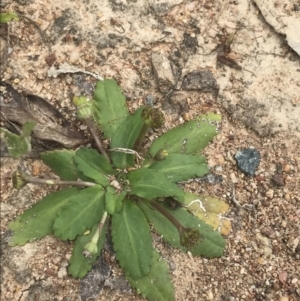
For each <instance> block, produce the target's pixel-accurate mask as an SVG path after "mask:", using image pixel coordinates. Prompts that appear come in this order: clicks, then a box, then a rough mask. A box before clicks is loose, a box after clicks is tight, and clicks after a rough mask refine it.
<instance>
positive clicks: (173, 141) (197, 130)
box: [149, 113, 221, 157]
mask: <svg viewBox="0 0 300 301" xmlns="http://www.w3.org/2000/svg"><path fill="white" fill-rule="evenodd" d="M220 121H221V116H220V115H217V114H213V113H210V114H208V115H202V116H200V117H199V118H198V119H196V120H191V121H189V122H187V123H185V124H182V125H180V126H178V127H176V128H173V129H171V130H170V131H168V132H166V133H164V134H163V135H162V136H160V137H159V138H157V139H156V140H155V141H154V142H153V144H152V145H151V147H150V150H149V153H150V155H151V156H152V157H154V156H155V154H156V153H157V152H158V151H159V150H161V149H165V150H166V151H167V152H168V154H173V153H177V154H179V153H184V154H193V153H197V152H199V151H201V150H203V149H204V147H205V146H207V144H208V143H209V142H210V141H212V140H213V138H214V136H215V135H216V134H217V132H218V129H217V128H218V122H220Z"/></svg>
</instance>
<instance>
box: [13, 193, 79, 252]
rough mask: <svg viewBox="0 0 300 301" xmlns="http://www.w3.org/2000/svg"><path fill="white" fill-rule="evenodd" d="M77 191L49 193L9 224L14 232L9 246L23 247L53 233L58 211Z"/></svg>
mask: <svg viewBox="0 0 300 301" xmlns="http://www.w3.org/2000/svg"><path fill="white" fill-rule="evenodd" d="M78 193H79V189H78V188H75V187H72V188H66V189H62V190H60V191H56V192H53V193H51V194H50V195H48V196H46V197H44V198H43V199H42V200H40V201H39V202H37V203H36V204H35V205H34V206H33V207H32V208H30V209H28V210H26V211H25V212H24V213H23V214H22V215H20V216H18V217H17V219H16V221H14V222H11V223H10V224H9V226H8V227H9V229H11V230H12V231H13V232H14V235H13V237H12V238H11V241H10V243H9V244H10V245H11V246H15V245H24V244H26V243H27V242H29V241H34V240H36V239H40V238H42V237H44V236H46V235H49V234H52V233H53V224H54V220H55V218H56V217H57V213H58V212H59V211H60V209H61V208H62V207H63V206H65V205H66V204H68V202H70V201H71V200H73V199H74V197H76V196H77V195H78Z"/></svg>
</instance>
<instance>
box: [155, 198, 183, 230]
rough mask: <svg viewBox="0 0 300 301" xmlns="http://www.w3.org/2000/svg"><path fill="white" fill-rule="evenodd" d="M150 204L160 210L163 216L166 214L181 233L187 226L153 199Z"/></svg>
mask: <svg viewBox="0 0 300 301" xmlns="http://www.w3.org/2000/svg"><path fill="white" fill-rule="evenodd" d="M150 204H151V206H152V207H154V208H155V209H156V210H157V211H159V212H160V213H161V214H162V215H163V216H165V217H166V218H167V219H168V220H169V221H170V222H171V223H172V224H173V225H174V226H175V227H176V228H177V230H178V231H179V233H181V232H182V230H184V229H185V227H184V226H183V225H182V224H181V223H180V222H179V221H178V220H177V219H176V218H175V217H174V216H173V215H172V214H171V213H169V212H168V211H167V210H166V209H165V208H164V207H163V206H161V205H160V204H159V203H158V202H156V201H154V200H151V201H150Z"/></svg>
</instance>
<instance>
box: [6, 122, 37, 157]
mask: <svg viewBox="0 0 300 301" xmlns="http://www.w3.org/2000/svg"><path fill="white" fill-rule="evenodd" d="M35 125H36V123H35V122H33V121H27V122H26V123H25V124H24V125H23V128H22V131H21V134H20V136H19V135H16V134H14V133H12V132H10V131H8V130H7V129H4V128H2V127H1V128H0V134H1V137H3V139H4V140H5V142H6V144H7V150H8V153H9V154H10V156H12V157H14V158H20V157H22V156H25V155H27V154H29V153H30V152H31V137H30V135H31V132H32V130H33V129H34V127H35Z"/></svg>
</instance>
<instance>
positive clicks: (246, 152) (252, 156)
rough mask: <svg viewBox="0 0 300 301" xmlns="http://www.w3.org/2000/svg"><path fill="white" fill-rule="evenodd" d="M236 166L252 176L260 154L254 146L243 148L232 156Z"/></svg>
mask: <svg viewBox="0 0 300 301" xmlns="http://www.w3.org/2000/svg"><path fill="white" fill-rule="evenodd" d="M234 158H235V160H236V162H237V166H238V168H239V169H240V170H241V171H242V172H243V173H244V174H246V175H248V176H254V173H255V169H256V168H257V166H258V165H259V162H260V154H259V152H258V150H256V149H255V148H244V149H242V150H239V151H238V152H237V153H236V154H235V156H234Z"/></svg>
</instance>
